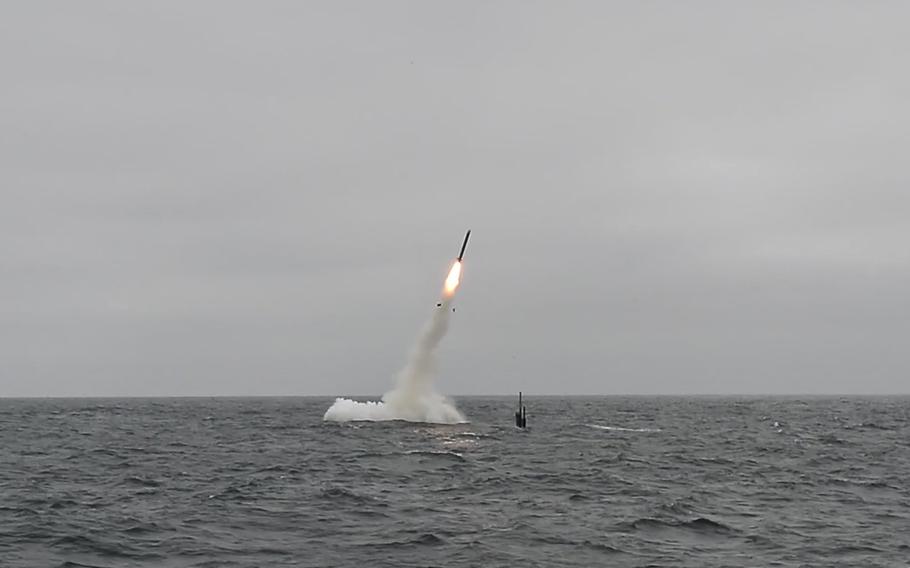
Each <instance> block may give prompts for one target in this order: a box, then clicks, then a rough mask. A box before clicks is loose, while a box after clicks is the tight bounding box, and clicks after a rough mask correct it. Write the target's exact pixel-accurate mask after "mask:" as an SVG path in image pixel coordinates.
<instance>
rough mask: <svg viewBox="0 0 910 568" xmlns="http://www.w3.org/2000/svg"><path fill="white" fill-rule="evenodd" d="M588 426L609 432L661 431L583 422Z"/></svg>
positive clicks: (658, 429) (658, 430) (659, 430)
mask: <svg viewBox="0 0 910 568" xmlns="http://www.w3.org/2000/svg"><path fill="white" fill-rule="evenodd" d="M585 426H588V427H590V428H596V429H598V430H609V431H611V432H662V431H663V430H661V429H660V428H626V427H624V426H604V425H602V424H585Z"/></svg>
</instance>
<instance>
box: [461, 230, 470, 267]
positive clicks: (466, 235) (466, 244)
mask: <svg viewBox="0 0 910 568" xmlns="http://www.w3.org/2000/svg"><path fill="white" fill-rule="evenodd" d="M470 236H471V229H468V232H467V233H465V236H464V242H463V243H462V244H461V252H460V253H458V262H461V258H462V257H463V256H464V249H465V248H467V246H468V238H469V237H470Z"/></svg>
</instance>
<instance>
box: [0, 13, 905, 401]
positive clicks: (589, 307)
mask: <svg viewBox="0 0 910 568" xmlns="http://www.w3.org/2000/svg"><path fill="white" fill-rule="evenodd" d="M908 21H910V7H908V4H907V3H905V2H860V1H856V2H754V3H749V2H717V3H714V2H701V3H699V2H632V1H629V2H624V3H620V2H422V1H421V2H417V1H415V2H286V3H279V2H270V3H264V2H247V3H244V4H243V5H233V6H231V5H228V4H227V3H225V2H189V3H187V2H161V1H159V2H154V3H153V2H146V3H123V2H107V3H100V2H95V3H92V2H80V3H72V2H59V3H56V5H54V6H53V8H51V7H50V6H49V5H48V4H45V3H39V2H16V3H13V2H9V3H4V4H3V6H2V8H0V81H2V89H0V205H2V207H0V345H2V351H0V396H32V395H34V396H45V395H51V396H69V395H111V396H117V395H208V394H231V395H247V394H371V393H377V394H378V393H381V392H383V391H385V390H386V389H387V388H388V387H390V386H391V383H392V380H393V376H394V374H395V373H396V371H397V370H398V368H399V367H400V366H401V365H402V363H403V361H404V359H405V354H406V352H407V350H408V348H409V345H410V344H411V342H412V340H413V338H414V337H415V336H416V334H417V332H418V330H419V329H420V327H421V326H422V325H423V322H424V321H425V320H426V319H427V316H428V315H429V312H430V310H431V309H433V307H434V305H435V301H436V296H437V293H438V291H439V289H440V287H441V284H442V280H443V278H444V276H445V273H446V270H447V269H448V263H449V262H450V261H451V258H452V257H453V256H454V255H455V254H457V252H458V247H459V245H460V242H461V238H462V236H463V234H464V231H465V230H466V229H468V228H471V229H473V231H474V232H473V235H472V238H471V243H470V246H469V247H468V251H467V255H466V261H467V262H466V265H465V278H464V281H463V284H462V289H461V291H460V294H459V296H458V299H457V300H458V302H457V303H458V306H459V308H458V311H457V312H456V314H454V319H453V326H452V329H451V331H450V333H449V336H448V337H447V338H446V340H445V343H444V345H443V349H442V354H441V355H442V360H441V369H440V377H439V383H438V386H439V388H440V390H442V391H443V392H448V393H452V394H484V393H512V392H514V391H517V390H518V389H519V388H521V389H523V390H525V391H527V392H531V393H553V394H562V393H573V394H574V393H577V394H582V393H605V394H610V393H645V394H646V393H879V392H908V390H910V388H908V384H910V354H908V349H907V338H908V336H910V222H908V220H910V186H908V181H910V174H908V167H910V166H908V156H910V104H908V101H910V73H908V71H907V61H908V59H907V54H908V53H910V35H908V34H907V29H906V24H907V22H908Z"/></svg>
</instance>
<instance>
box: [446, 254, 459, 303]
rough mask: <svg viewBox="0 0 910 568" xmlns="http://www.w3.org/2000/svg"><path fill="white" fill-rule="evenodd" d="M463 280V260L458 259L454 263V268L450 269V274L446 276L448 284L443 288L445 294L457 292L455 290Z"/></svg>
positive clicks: (449, 294) (450, 294) (448, 295)
mask: <svg viewBox="0 0 910 568" xmlns="http://www.w3.org/2000/svg"><path fill="white" fill-rule="evenodd" d="M460 282H461V261H459V260H456V261H455V264H453V265H452V270H449V275H448V276H446V285H445V288H443V291H444V292H445V295H446V296H447V297H450V296H452V294H454V293H455V290H456V289H457V288H458V284H459V283H460Z"/></svg>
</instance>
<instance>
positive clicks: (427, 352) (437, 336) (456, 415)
mask: <svg viewBox="0 0 910 568" xmlns="http://www.w3.org/2000/svg"><path fill="white" fill-rule="evenodd" d="M453 292H454V290H453ZM451 303H452V298H451V296H448V297H447V298H446V299H444V300H443V301H442V302H441V305H440V306H439V307H437V308H436V310H435V311H434V312H433V317H432V318H431V319H430V321H429V323H428V324H427V327H426V328H425V329H424V330H423V332H422V333H421V334H420V336H419V337H418V338H417V344H416V345H415V346H414V350H413V351H412V352H411V356H410V358H409V359H408V363H407V365H405V367H404V369H402V370H401V372H400V373H399V375H398V381H397V382H396V384H395V388H394V389H392V390H390V391H389V392H387V393H385V394H384V395H382V400H381V401H367V402H358V401H356V400H351V399H348V398H336V399H335V403H334V404H332V406H330V407H329V409H328V410H326V412H325V416H323V417H322V419H323V420H330V421H335V422H349V421H354V420H374V421H376V420H406V421H408V422H434V423H438V424H457V423H459V422H467V420H465V417H464V415H463V414H462V413H461V412H459V411H458V409H457V408H455V404H454V403H453V402H452V401H451V400H449V399H448V398H446V397H445V396H443V395H441V394H439V393H437V392H436V391H435V390H434V389H433V375H434V374H435V371H436V347H437V346H438V345H439V342H440V341H442V338H443V337H444V336H445V334H446V331H448V329H449V314H450V313H451V312H452V310H451Z"/></svg>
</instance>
